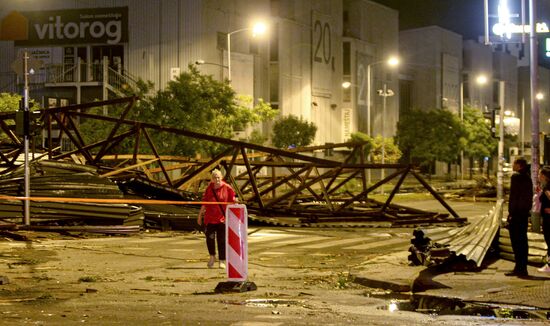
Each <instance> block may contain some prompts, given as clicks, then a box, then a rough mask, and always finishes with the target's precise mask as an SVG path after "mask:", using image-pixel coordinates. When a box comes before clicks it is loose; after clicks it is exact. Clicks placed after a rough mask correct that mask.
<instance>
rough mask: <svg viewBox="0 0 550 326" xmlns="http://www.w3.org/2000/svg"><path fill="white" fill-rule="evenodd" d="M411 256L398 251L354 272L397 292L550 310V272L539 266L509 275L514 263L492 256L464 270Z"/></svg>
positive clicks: (365, 280)
mask: <svg viewBox="0 0 550 326" xmlns="http://www.w3.org/2000/svg"><path fill="white" fill-rule="evenodd" d="M407 255H408V253H406V252H398V253H394V254H389V255H384V256H379V257H376V258H375V259H372V260H368V261H365V262H364V263H363V264H361V265H360V266H358V267H356V268H355V269H354V270H353V271H352V272H351V274H352V276H353V277H354V280H355V282H356V283H359V284H362V285H365V286H368V287H375V288H382V289H388V290H392V291H394V292H409V291H410V292H414V293H423V294H428V295H433V296H439V297H446V298H458V299H461V300H463V301H476V302H490V303H498V304H507V305H518V306H529V307H537V308H541V309H550V273H542V272H538V271H537V268H538V267H535V266H529V276H527V277H523V278H519V277H510V276H506V275H505V273H506V272H509V271H511V270H512V269H513V267H514V263H513V262H511V261H507V260H504V259H498V258H497V259H490V258H488V259H487V262H484V266H482V268H481V269H480V270H477V271H460V270H453V268H452V266H441V267H439V268H426V267H424V266H410V265H409V264H408V261H407ZM413 290H414V291H413Z"/></svg>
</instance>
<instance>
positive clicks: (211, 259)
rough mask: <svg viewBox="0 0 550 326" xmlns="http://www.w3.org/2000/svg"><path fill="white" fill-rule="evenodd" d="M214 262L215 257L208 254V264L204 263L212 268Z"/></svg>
mask: <svg viewBox="0 0 550 326" xmlns="http://www.w3.org/2000/svg"><path fill="white" fill-rule="evenodd" d="M215 262H216V258H215V257H212V256H210V260H209V261H208V264H206V266H208V268H212V267H214V263H215Z"/></svg>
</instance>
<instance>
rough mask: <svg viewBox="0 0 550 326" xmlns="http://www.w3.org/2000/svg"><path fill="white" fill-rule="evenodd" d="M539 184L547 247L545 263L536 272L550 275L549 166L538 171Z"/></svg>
mask: <svg viewBox="0 0 550 326" xmlns="http://www.w3.org/2000/svg"><path fill="white" fill-rule="evenodd" d="M539 182H540V188H541V191H542V193H541V195H540V214H541V217H542V231H543V232H544V241H546V247H547V253H546V259H547V263H546V265H544V266H542V267H541V268H539V269H538V271H539V272H544V273H550V166H545V167H543V168H542V169H541V170H540V173H539Z"/></svg>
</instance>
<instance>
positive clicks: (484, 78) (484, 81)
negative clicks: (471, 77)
mask: <svg viewBox="0 0 550 326" xmlns="http://www.w3.org/2000/svg"><path fill="white" fill-rule="evenodd" d="M476 83H478V84H479V85H483V84H487V76H485V75H479V76H477V78H476Z"/></svg>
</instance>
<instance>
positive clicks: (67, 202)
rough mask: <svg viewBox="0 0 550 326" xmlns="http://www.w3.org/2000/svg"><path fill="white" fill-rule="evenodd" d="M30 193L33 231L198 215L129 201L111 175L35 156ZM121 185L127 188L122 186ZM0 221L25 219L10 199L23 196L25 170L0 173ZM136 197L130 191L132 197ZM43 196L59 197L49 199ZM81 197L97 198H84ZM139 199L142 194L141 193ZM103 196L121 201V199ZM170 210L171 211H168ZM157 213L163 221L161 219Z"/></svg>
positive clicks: (114, 229)
mask: <svg viewBox="0 0 550 326" xmlns="http://www.w3.org/2000/svg"><path fill="white" fill-rule="evenodd" d="M30 187H31V188H30V191H31V197H32V198H35V199H40V198H44V199H45V200H44V201H41V200H33V201H32V202H31V204H30V215H31V216H32V229H33V230H51V231H59V230H64V231H67V230H77V231H86V232H99V233H127V232H135V231H139V230H140V229H141V228H142V227H144V226H148V227H156V226H158V225H162V223H167V222H166V221H169V219H170V218H176V219H177V218H178V217H181V216H182V215H184V216H185V217H187V218H189V216H190V215H192V216H193V217H194V216H196V208H193V207H191V208H187V209H185V210H183V211H179V212H178V210H177V208H174V207H171V208H165V209H164V212H163V210H162V209H159V208H157V207H154V206H145V207H143V206H141V205H129V204H126V203H123V202H124V199H125V198H128V195H126V194H125V193H124V192H123V191H122V190H121V188H120V187H119V185H118V184H117V183H115V182H113V181H111V180H110V179H109V178H104V177H100V176H99V174H98V171H97V168H96V167H94V166H89V165H81V164H76V163H71V162H66V161H49V160H35V161H32V162H31V164H30ZM125 189H127V190H128V189H129V185H126V187H125ZM0 196H5V197H7V198H2V199H0V222H2V225H3V229H7V228H8V226H15V225H16V224H17V223H21V221H23V218H24V207H23V206H24V201H23V200H19V199H14V198H10V197H20V198H21V197H23V196H24V171H23V168H22V167H19V168H17V169H15V170H13V171H11V172H9V173H6V174H4V175H2V176H0ZM132 197H133V198H136V195H135V194H134V195H133V196H132ZM47 198H54V199H57V200H56V201H48V200H46V199H47ZM80 198H91V199H97V200H98V202H82V200H80ZM142 198H143V197H142ZM102 199H120V200H121V203H112V202H106V203H102V202H101V200H102ZM166 210H169V212H166ZM161 216H163V217H165V219H162V220H161V219H159V218H160V217H161Z"/></svg>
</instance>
